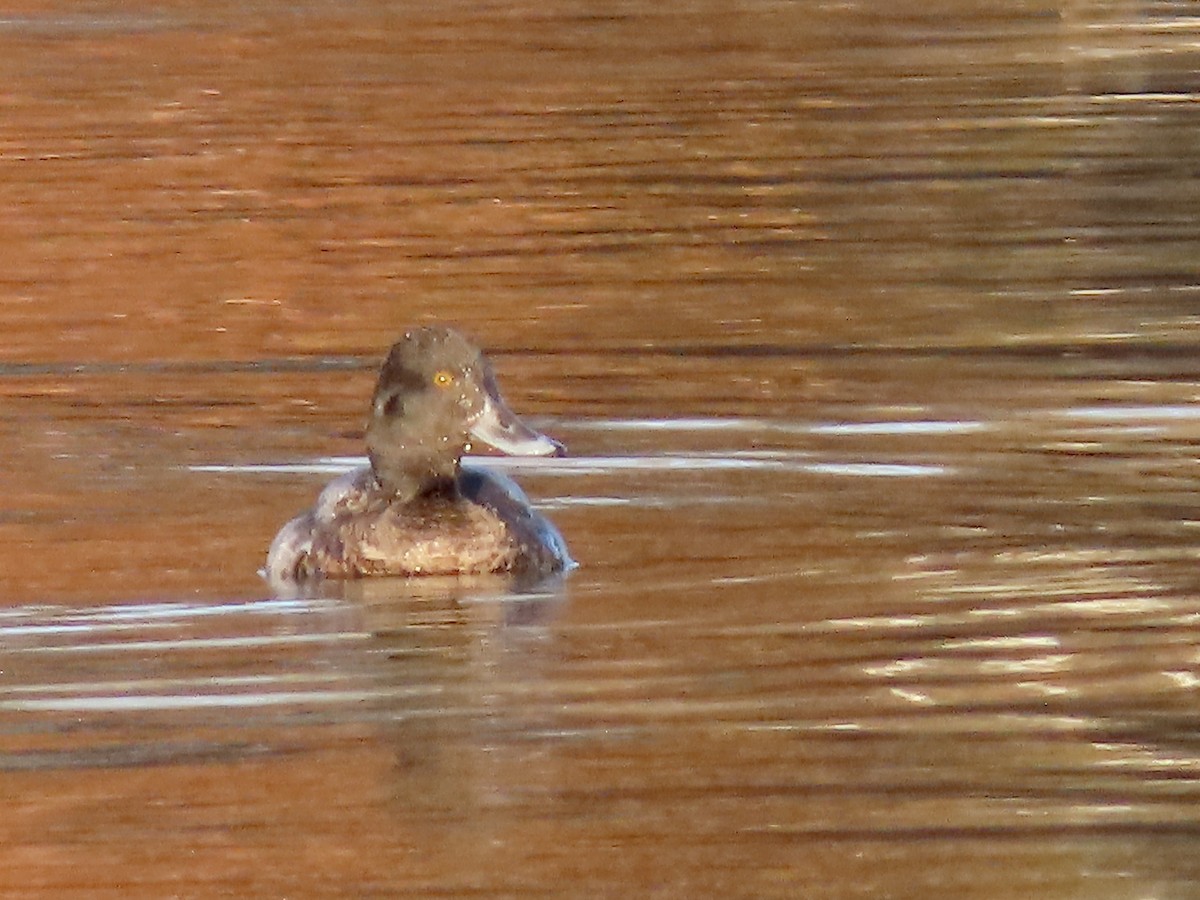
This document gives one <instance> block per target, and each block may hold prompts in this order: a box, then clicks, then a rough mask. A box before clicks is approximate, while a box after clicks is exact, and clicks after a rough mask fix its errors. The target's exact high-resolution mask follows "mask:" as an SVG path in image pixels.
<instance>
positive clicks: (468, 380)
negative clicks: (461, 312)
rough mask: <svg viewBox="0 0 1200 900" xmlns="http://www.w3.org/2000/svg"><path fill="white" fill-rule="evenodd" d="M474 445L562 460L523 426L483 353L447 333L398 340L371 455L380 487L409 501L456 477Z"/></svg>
mask: <svg viewBox="0 0 1200 900" xmlns="http://www.w3.org/2000/svg"><path fill="white" fill-rule="evenodd" d="M472 438H476V439H478V440H481V441H484V442H485V443H487V444H490V445H491V446H493V447H495V448H496V449H497V450H500V451H502V452H504V453H509V454H513V455H526V456H549V455H551V454H561V453H562V446H561V445H560V444H558V443H557V442H555V441H553V440H551V439H550V438H548V437H546V436H545V435H542V434H539V433H538V432H536V431H533V430H532V429H531V428H529V427H528V426H527V425H525V424H524V423H523V422H521V420H520V419H518V418H517V417H516V416H515V415H514V414H513V413H512V411H511V410H509V408H508V406H507V405H506V404H505V403H504V400H503V399H502V398H501V397H500V392H499V390H498V388H497V387H496V381H495V378H494V377H493V375H492V370H491V367H490V366H489V365H488V362H487V360H486V359H485V358H484V356H483V353H482V352H480V350H479V349H478V348H477V347H475V346H474V345H472V344H471V343H470V342H469V341H468V340H467V339H466V338H464V337H463V336H462V335H460V334H459V333H458V332H456V331H452V330H451V329H449V328H440V327H431V328H418V329H415V330H413V331H410V332H408V333H407V334H405V335H404V337H403V338H401V339H400V340H399V341H397V342H396V343H395V344H394V345H393V346H392V349H391V352H390V353H389V354H388V358H387V360H386V361H385V362H384V364H383V368H382V369H381V370H380V372H379V382H378V384H377V385H376V386H375V396H374V398H373V399H372V401H371V417H370V421H369V422H368V424H367V455H368V456H369V457H370V460H371V467H372V468H373V469H374V471H375V477H376V479H377V480H378V481H379V483H380V485H381V486H382V487H383V488H384V489H385V490H387V491H388V492H390V493H393V494H396V495H397V496H400V497H402V498H410V497H413V496H416V495H418V494H420V493H423V492H425V491H427V490H430V489H432V488H434V487H436V486H438V485H439V484H440V483H444V482H447V481H452V480H453V479H454V478H455V477H456V476H457V474H458V464H459V460H460V459H461V457H462V455H463V454H464V453H465V452H466V451H467V449H468V448H469V447H470V442H471V439H472Z"/></svg>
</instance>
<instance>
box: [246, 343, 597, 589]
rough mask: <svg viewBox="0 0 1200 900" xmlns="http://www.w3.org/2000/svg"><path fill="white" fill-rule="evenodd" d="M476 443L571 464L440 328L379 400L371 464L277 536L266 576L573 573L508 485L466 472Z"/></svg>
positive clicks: (390, 373) (386, 372)
mask: <svg viewBox="0 0 1200 900" xmlns="http://www.w3.org/2000/svg"><path fill="white" fill-rule="evenodd" d="M472 437H474V438H478V439H480V440H483V441H485V442H486V443H489V444H491V445H492V446H493V447H496V448H497V449H500V450H502V451H504V452H508V453H515V454H529V455H551V454H554V455H560V454H561V453H562V447H561V445H559V444H558V443H556V442H554V441H552V440H550V439H549V438H547V437H545V436H544V435H541V434H539V433H537V432H535V431H533V430H531V429H529V428H528V427H527V426H526V425H524V423H522V422H521V421H520V420H519V419H517V417H516V416H515V415H513V413H512V412H511V411H509V410H508V408H507V406H506V405H505V404H504V402H503V400H502V399H501V398H500V395H499V391H498V389H497V388H496V385H495V381H494V378H493V377H492V375H491V370H490V367H489V366H488V365H487V362H486V360H485V359H484V358H483V356H482V354H481V353H480V352H479V351H478V350H477V349H475V348H474V347H472V346H471V345H470V344H469V343H468V342H466V340H465V339H464V338H462V337H461V336H460V335H458V334H457V333H456V332H453V331H451V330H449V329H443V328H428V329H419V330H417V331H414V332H409V333H408V334H406V335H405V336H404V338H403V339H402V340H401V341H399V342H398V343H397V344H396V345H395V346H394V347H393V348H392V351H391V353H390V354H389V356H388V360H387V361H386V362H385V363H384V367H383V370H382V371H381V373H380V378H379V382H378V385H377V386H376V389H375V395H374V398H373V401H372V408H371V414H370V420H369V423H368V427H367V446H368V458H369V459H370V465H368V466H365V467H362V468H360V469H356V470H354V471H352V472H348V473H346V474H344V475H341V476H339V477H338V478H336V479H334V480H333V481H332V482H330V483H329V484H328V485H327V486H326V487H325V489H324V490H323V491H322V492H321V494H320V496H319V497H318V498H317V501H316V504H315V505H314V506H313V508H312V509H310V510H308V511H307V512H305V513H303V514H301V515H300V516H297V517H296V518H295V519H293V520H292V521H290V522H288V523H287V524H286V525H285V526H284V527H283V528H282V529H281V530H280V532H279V534H278V535H276V537H275V540H274V541H273V542H272V543H271V548H270V551H269V552H268V555H267V565H266V569H265V571H264V575H265V576H266V577H267V579H268V580H269V581H271V582H272V583H288V582H298V581H305V580H311V579H316V578H359V577H364V576H405V577H410V576H419V575H475V574H484V573H490V572H514V573H521V574H540V573H545V574H551V573H554V572H561V571H564V570H566V569H569V568H571V567H572V566H573V565H574V563H573V562H572V560H571V558H570V555H569V553H568V552H567V547H566V543H565V541H564V540H563V538H562V536H561V535H560V534H559V532H558V530H557V529H556V528H555V527H554V526H553V525H552V524H551V523H550V522H549V521H548V520H547V519H546V518H545V517H544V516H542V515H541V514H539V513H538V512H536V511H535V510H534V509H533V508H532V506H531V505H530V503H529V500H528V498H527V497H526V496H525V494H524V493H523V492H522V491H521V489H520V488H519V487H518V486H517V485H516V484H515V483H514V482H513V481H512V480H511V479H509V478H506V477H505V476H503V475H500V474H498V473H495V472H492V471H489V470H487V469H485V468H482V467H478V466H469V465H466V466H465V465H463V464H462V455H463V453H464V451H465V450H466V449H467V448H468V447H469V446H470V443H469V441H470V439H471V438H472Z"/></svg>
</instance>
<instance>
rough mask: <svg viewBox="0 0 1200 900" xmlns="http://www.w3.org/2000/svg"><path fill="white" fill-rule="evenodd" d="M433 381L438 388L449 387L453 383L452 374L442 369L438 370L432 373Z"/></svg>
mask: <svg viewBox="0 0 1200 900" xmlns="http://www.w3.org/2000/svg"><path fill="white" fill-rule="evenodd" d="M433 383H434V384H435V385H437V386H438V387H440V388H444V387H449V386H450V385H451V384H453V383H454V375H453V374H452V373H450V372H447V371H445V370H444V369H443V370H442V371H440V372H436V373H434V376H433Z"/></svg>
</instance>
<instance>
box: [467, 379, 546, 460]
mask: <svg viewBox="0 0 1200 900" xmlns="http://www.w3.org/2000/svg"><path fill="white" fill-rule="evenodd" d="M487 381H491V379H487ZM485 387H486V393H485V395H484V396H485V398H486V399H485V402H484V406H483V411H482V412H481V413H480V414H479V416H478V418H476V419H475V421H474V422H473V423H472V424H471V436H472V437H475V438H478V439H479V440H481V441H483V442H484V443H486V444H489V445H490V446H492V447H495V448H496V449H497V450H499V451H500V452H501V453H507V454H508V455H510V456H563V455H564V454H565V453H566V448H565V447H563V445H562V444H560V443H559V442H558V441H556V440H554V439H552V438H548V437H546V435H544V434H542V433H541V432H538V431H534V430H533V429H532V428H530V427H529V426H528V425H526V424H525V423H524V422H522V421H521V420H520V419H519V418H517V415H516V413H514V412H513V411H512V410H511V409H509V408H508V405H507V404H506V403H505V402H504V400H503V399H502V398H501V397H500V394H499V392H498V391H497V390H496V387H495V384H486V385H485Z"/></svg>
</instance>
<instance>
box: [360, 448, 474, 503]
mask: <svg viewBox="0 0 1200 900" xmlns="http://www.w3.org/2000/svg"><path fill="white" fill-rule="evenodd" d="M368 457H369V458H370V460H371V471H372V472H373V473H374V475H375V483H376V484H377V485H378V486H379V489H380V491H381V492H382V493H384V494H385V495H387V497H388V499H389V501H390V502H399V503H409V502H411V501H413V500H416V499H417V498H419V497H425V496H428V495H430V494H438V493H453V492H457V490H458V460H457V459H455V460H450V461H447V460H444V459H438V460H435V459H431V458H421V457H413V456H404V457H397V456H394V455H391V454H388V455H382V454H376V453H368Z"/></svg>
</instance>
